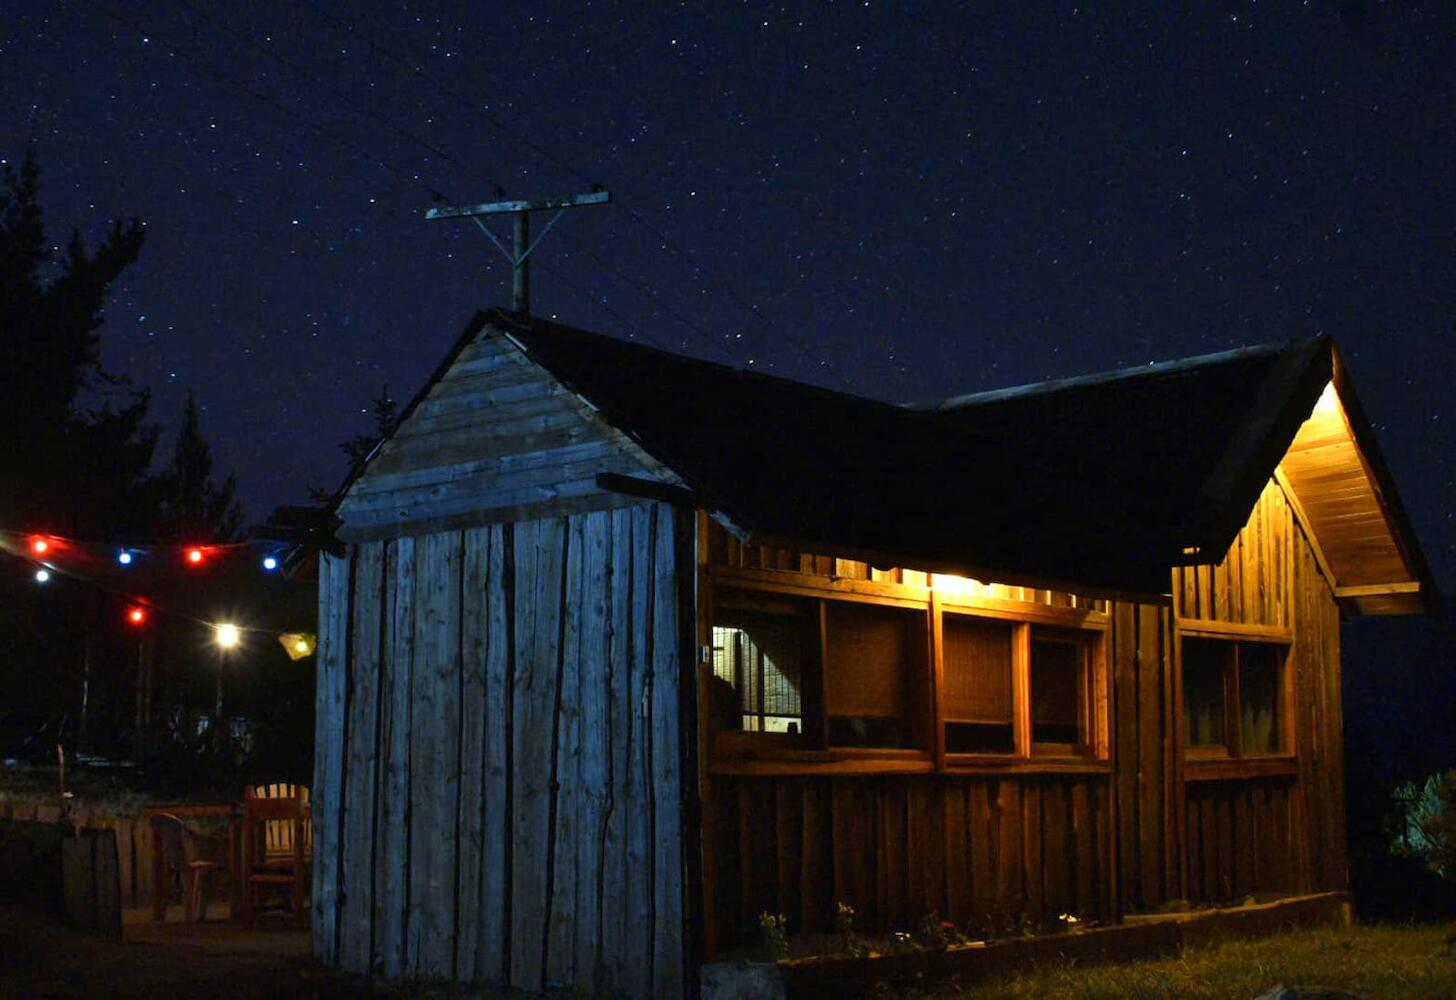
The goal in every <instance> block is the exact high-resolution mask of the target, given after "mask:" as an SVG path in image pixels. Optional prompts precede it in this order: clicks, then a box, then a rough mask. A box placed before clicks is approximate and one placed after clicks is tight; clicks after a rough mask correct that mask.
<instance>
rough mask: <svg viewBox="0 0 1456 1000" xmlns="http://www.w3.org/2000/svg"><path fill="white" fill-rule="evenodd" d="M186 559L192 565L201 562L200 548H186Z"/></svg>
mask: <svg viewBox="0 0 1456 1000" xmlns="http://www.w3.org/2000/svg"><path fill="white" fill-rule="evenodd" d="M187 561H188V562H190V563H191V564H192V565H194V566H198V565H201V563H202V550H201V549H199V548H190V549H188V550H187Z"/></svg>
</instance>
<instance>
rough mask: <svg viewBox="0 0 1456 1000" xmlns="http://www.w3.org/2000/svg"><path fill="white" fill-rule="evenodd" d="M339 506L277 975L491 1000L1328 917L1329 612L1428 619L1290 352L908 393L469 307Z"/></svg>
mask: <svg viewBox="0 0 1456 1000" xmlns="http://www.w3.org/2000/svg"><path fill="white" fill-rule="evenodd" d="M340 495H341V500H340V502H339V503H338V506H337V516H338V519H339V527H338V530H337V537H338V539H339V540H340V541H342V542H343V543H344V548H343V550H342V551H343V552H344V555H343V556H342V557H335V556H331V555H325V556H324V557H323V559H322V564H321V568H320V645H319V687H318V752H317V763H316V777H315V781H314V809H315V811H314V822H315V828H316V831H317V832H316V848H317V849H316V851H315V853H314V872H315V882H314V895H313V907H314V922H313V923H314V934H315V945H316V950H317V952H318V954H319V956H320V957H321V958H322V959H323V960H324V961H326V962H328V963H330V964H332V965H338V966H342V967H344V968H346V969H350V970H354V971H373V972H377V973H382V974H385V975H390V976H396V975H422V976H444V977H450V978H454V979H458V980H466V981H478V982H485V983H496V984H502V983H505V984H510V985H513V986H516V987H521V988H524V989H528V990H534V989H541V988H545V987H550V986H559V987H567V988H572V989H576V990H583V991H600V992H619V993H624V994H629V995H634V996H675V995H680V994H683V993H689V992H692V985H691V984H692V983H693V982H694V981H695V977H696V975H697V969H698V967H699V966H700V964H701V963H702V962H704V961H706V960H709V959H711V958H712V957H714V956H718V955H722V954H726V953H731V952H732V951H733V949H735V948H740V947H742V946H744V945H747V944H752V943H753V942H754V941H755V940H756V939H757V935H758V926H757V923H758V920H757V918H758V915H759V914H760V913H763V912H773V913H782V914H784V915H785V916H786V917H787V919H788V925H789V929H790V931H791V933H801V932H820V931H831V930H832V928H833V923H834V916H835V911H836V905H837V904H838V903H841V902H843V903H846V904H848V905H850V906H852V907H853V908H854V909H855V911H856V914H857V926H858V928H859V929H860V930H862V931H864V932H866V933H873V932H875V931H883V930H890V929H912V928H914V927H916V926H918V924H919V923H920V921H921V920H922V919H923V918H924V917H925V916H926V915H927V914H930V913H937V914H939V915H940V916H941V917H943V918H945V919H950V920H954V921H955V922H956V923H957V924H959V925H960V926H962V927H966V928H970V929H972V930H975V929H981V928H985V929H989V930H991V931H1003V932H1004V930H1005V928H1006V927H1008V926H1010V925H1012V924H1017V923H1020V924H1025V923H1028V922H1029V923H1032V924H1037V923H1044V922H1048V921H1052V920H1054V919H1055V918H1056V916H1057V915H1058V914H1061V913H1073V914H1076V915H1077V916H1079V917H1081V918H1083V919H1097V920H1104V921H1106V920H1117V919H1119V918H1120V917H1121V916H1123V915H1125V914H1129V913H1134V912H1138V911H1146V910H1150V909H1152V908H1156V907H1158V906H1160V905H1161V904H1164V903H1167V902H1168V901H1171V900H1179V899H1187V900H1192V901H1208V902H1218V901H1228V900H1238V899H1241V898H1242V897H1244V896H1245V895H1247V894H1262V893H1279V894H1304V893H1312V892H1316V891H1322V890H1338V889H1343V888H1345V886H1346V853H1345V835H1344V795H1343V770H1342V758H1341V705H1340V623H1341V621H1342V620H1343V619H1344V618H1345V617H1347V616H1353V615H1367V614H1406V613H1418V612H1421V611H1423V610H1427V609H1428V608H1430V607H1431V604H1432V601H1433V600H1434V595H1433V593H1432V589H1431V578H1430V574H1429V572H1428V570H1427V568H1426V566H1425V564H1424V562H1423V559H1422V556H1421V553H1420V552H1419V550H1418V548H1417V545H1416V542H1415V538H1414V535H1413V534H1412V532H1411V529H1410V527H1409V525H1408V523H1407V521H1406V518H1405V517H1404V515H1403V514H1402V512H1401V507H1400V503H1399V500H1398V498H1397V496H1396V493H1395V490H1394V487H1393V485H1392V483H1391V481H1390V478H1389V476H1388V474H1387V472H1386V470H1385V467H1384V465H1383V464H1382V461H1381V458H1380V454H1379V451H1378V449H1377V447H1376V444H1375V440H1374V437H1373V435H1372V433H1371V429H1370V425H1369V423H1368V422H1367V421H1366V419H1365V417H1364V416H1363V414H1362V412H1361V410H1360V406H1359V403H1358V402H1357V400H1356V397H1355V395H1354V392H1353V389H1352V387H1351V385H1350V380H1349V376H1348V373H1347V372H1346V371H1345V368H1344V366H1343V365H1342V364H1341V362H1340V357H1339V354H1338V352H1337V351H1336V350H1335V347H1334V345H1333V344H1332V343H1331V342H1330V340H1329V339H1327V338H1323V337H1321V338H1316V339H1312V340H1305V341H1299V342H1295V343H1292V344H1289V345H1287V346H1276V347H1258V348H1250V349H1247V350H1240V351H1232V352H1228V353H1224V354H1218V355H1210V356H1208V357H1202V358H1194V359H1191V360H1187V361H1180V362H1173V363H1169V364H1159V365H1150V366H1147V367H1143V368H1138V369H1136V370H1134V371H1127V372H1114V373H1111V374H1107V375H1099V376H1093V377H1089V378H1081V379H1072V380H1068V381H1062V382H1049V383H1043V384H1040V385H1034V386H1028V387H1025V388H1021V389H1012V390H1007V391H1004V392H993V393H986V394H981V395H974V396H967V397H964V398H958V399H950V400H945V401H942V402H939V403H935V404H930V405H923V406H911V407H902V406H892V405H889V404H884V403H880V402H874V401H870V400H866V399H860V398H857V397H854V396H851V395H847V394H843V393H836V392H830V391H826V390H822V389H817V388H811V387H808V386H805V385H801V384H797V383H794V382H790V381H787V380H784V379H779V378H773V377H769V376H765V375H761V374H756V373H748V372H743V371H739V370H735V369H732V368H727V367H723V366H720V365H714V364H709V363H706V362H703V361H698V360H693V359H689V358H685V357H679V356H676V355H673V354H670V353H665V352H662V351H658V350H654V349H651V348H648V347H644V346H641V345H638V344H632V343H627V342H623V341H620V340H615V339H610V338H606V337H602V336H599V335H596V334H592V333H586V332H583V331H580V330H574V329H570V328H567V327H564V326H560V325H557V324H554V323H549V322H546V321H543V320H539V319H534V318H523V317H520V316H517V315H513V314H507V313H501V312H492V313H489V314H484V315H478V316H476V317H475V319H474V320H473V321H472V322H471V323H470V324H469V326H468V328H467V329H466V330H465V332H464V334H463V335H462V336H461V337H460V339H459V341H458V343H457V344H456V345H455V347H454V349H453V350H452V351H451V352H450V354H449V356H448V357H447V358H446V359H445V361H444V363H443V364H442V365H441V367H440V368H439V370H438V371H437V372H436V373H435V375H434V377H433V378H432V379H431V380H430V382H429V384H428V385H427V386H426V387H425V389H424V390H423V391H422V392H421V393H420V395H419V396H418V397H417V398H416V399H415V400H414V402H413V403H412V404H411V405H410V406H409V407H408V409H407V410H406V412H405V413H404V415H403V418H402V420H401V422H400V425H399V428H398V430H397V431H396V432H395V433H394V434H393V435H392V436H391V437H390V438H389V439H388V440H386V441H385V442H383V444H382V445H381V446H380V447H379V448H377V449H376V451H375V453H374V454H373V455H372V456H371V458H370V459H369V461H368V462H367V464H366V465H365V466H364V467H363V469H362V471H360V472H358V473H356V475H355V478H353V480H352V481H351V482H349V483H347V484H346V486H345V489H344V490H343V491H342V492H341V494H340Z"/></svg>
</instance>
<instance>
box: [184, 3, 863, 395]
mask: <svg viewBox="0 0 1456 1000" xmlns="http://www.w3.org/2000/svg"><path fill="white" fill-rule="evenodd" d="M181 2H183V3H186V2H187V0H181ZM306 4H307V6H308V7H309V8H310V9H312V10H313V11H314V12H315V13H316V14H318V15H319V16H320V17H322V18H323V19H324V20H326V21H328V22H329V23H331V24H333V25H335V26H336V27H338V28H340V29H342V30H344V31H346V32H348V33H349V34H350V35H352V36H353V37H355V38H357V39H359V40H360V41H361V42H364V43H365V44H366V45H369V46H371V47H372V48H373V49H374V50H376V51H378V52H381V53H383V54H384V55H385V56H387V57H388V58H389V59H390V60H392V61H393V62H395V63H397V64H398V65H401V66H403V67H405V68H406V69H407V70H409V71H410V72H411V73H413V74H415V75H416V76H418V77H419V78H420V79H422V80H424V81H425V82H427V83H429V84H430V85H431V86H434V87H435V88H436V89H438V90H440V91H441V92H442V93H444V94H446V95H447V96H449V97H451V98H452V99H454V100H455V101H456V102H457V103H459V104H460V105H462V106H463V107H465V108H467V109H469V110H471V111H473V112H475V113H476V114H478V115H480V116H481V117H482V118H484V119H485V121H486V122H488V123H489V124H490V125H491V126H492V127H494V128H495V129H496V130H498V131H500V132H502V133H504V134H506V135H508V136H510V137H511V138H512V139H514V140H515V141H516V142H518V143H520V144H522V145H524V146H525V147H526V148H527V149H530V150H531V151H532V152H534V153H536V154H537V155H538V156H540V157H542V158H543V159H545V160H546V161H547V162H549V163H551V164H553V165H554V166H556V167H557V168H558V169H560V170H563V171H565V172H566V173H568V174H570V175H571V176H573V177H574V178H576V179H577V180H579V181H581V182H582V183H585V184H591V183H595V181H594V179H593V178H590V177H588V176H587V175H586V174H584V173H583V172H581V171H580V170H578V169H577V168H576V167H574V166H573V165H572V164H571V163H569V162H568V161H566V160H565V159H564V158H562V157H560V156H557V155H556V154H555V153H553V152H552V151H551V150H549V149H547V148H546V147H544V146H542V145H541V144H540V143H538V142H536V141H535V140H533V139H531V138H530V137H529V136H527V135H524V134H523V133H521V132H520V131H518V130H517V129H515V128H513V127H512V126H510V125H508V124H506V123H505V121H503V120H502V119H501V118H500V117H499V116H498V115H496V114H494V113H492V112H491V111H490V110H489V109H488V108H485V107H482V106H480V105H479V104H478V103H477V102H475V101H472V100H470V99H469V98H467V97H465V96H464V95H462V94H460V93H459V92H458V91H456V90H455V89H454V88H452V87H450V86H449V85H448V84H446V83H444V82H443V81H441V80H439V79H438V78H436V77H435V76H433V75H431V74H430V73H427V72H425V71H424V70H423V69H421V68H420V67H419V66H418V65H416V64H415V63H414V62H412V61H410V60H409V59H406V58H405V57H403V56H401V55H400V54H398V53H396V52H394V51H393V50H391V49H390V48H388V47H387V46H383V45H380V44H379V43H378V42H377V41H375V40H374V39H372V38H370V37H368V36H367V35H365V34H363V33H362V32H360V31H359V30H358V29H357V28H356V27H354V26H353V25H352V24H350V23H348V22H346V21H344V20H342V19H340V18H338V17H335V16H334V15H333V14H331V13H329V12H328V11H327V10H325V9H324V8H322V7H321V6H319V5H318V4H317V3H314V2H312V0H306ZM189 6H190V5H189ZM618 200H619V202H621V198H620V196H618ZM622 207H623V208H624V209H625V210H626V212H627V214H628V216H630V217H631V218H632V219H633V220H635V221H636V222H637V223H638V224H639V225H641V226H642V227H643V228H644V229H646V230H647V231H648V232H649V233H651V234H652V235H653V236H655V237H656V238H657V239H658V241H659V242H661V244H662V245H663V246H664V247H666V248H667V249H669V250H671V251H672V252H673V253H674V254H676V255H677V256H678V257H680V258H681V259H682V260H683V261H684V262H686V263H687V264H688V266H689V267H692V268H693V269H695V270H696V271H698V272H699V273H700V274H702V275H703V276H704V277H706V278H708V279H709V281H711V282H712V283H713V284H714V285H716V286H718V287H719V288H720V290H722V291H723V292H724V293H725V294H726V295H727V296H728V297H729V298H731V299H732V300H733V301H735V302H737V303H738V304H739V305H741V306H743V307H744V308H746V309H747V310H748V311H749V312H751V313H752V314H753V315H754V317H755V318H757V319H758V320H759V321H760V322H761V323H762V324H763V325H764V326H765V327H767V328H769V329H772V330H773V331H775V332H777V333H778V334H779V335H780V336H782V337H783V339H784V340H785V341H786V342H787V343H788V344H789V345H790V346H791V347H793V348H794V349H795V350H796V351H798V353H799V354H800V356H802V357H803V358H804V359H805V360H807V361H811V362H816V363H817V364H818V365H819V366H820V367H822V368H828V369H830V370H832V371H834V374H835V376H836V377H837V378H838V379H839V380H840V382H841V383H843V384H844V385H845V386H846V387H847V388H851V389H852V388H853V384H852V381H851V380H850V379H849V378H848V377H847V376H846V375H845V374H844V373H843V372H840V371H838V370H837V369H835V368H834V366H832V365H831V364H830V363H829V361H828V360H827V359H825V358H822V357H820V356H818V355H816V354H814V353H813V352H812V351H810V350H809V348H808V347H807V346H805V345H804V343H803V342H802V341H801V340H800V339H799V338H798V337H797V336H795V335H794V334H793V333H791V332H790V331H789V330H787V329H786V328H785V327H783V326H781V325H780V324H778V323H777V322H775V321H774V320H773V319H771V318H770V317H769V316H767V315H766V314H765V313H764V312H763V311H762V310H761V309H759V307H758V306H757V305H756V304H755V303H752V302H749V301H748V300H747V299H745V298H743V297H742V296H740V295H738V294H737V293H736V292H734V291H733V290H732V288H731V286H730V285H729V284H728V283H726V282H724V281H721V280H720V279H719V278H718V277H717V276H716V275H715V274H714V273H713V272H712V271H710V270H709V269H708V268H707V267H706V266H705V265H703V264H700V263H698V262H697V261H695V260H694V259H693V258H692V255H691V254H689V253H688V251H686V250H684V249H683V248H682V247H680V246H679V245H678V244H677V243H676V242H674V241H673V240H672V239H670V238H669V237H668V236H667V234H666V233H664V232H663V231H662V230H661V228H659V227H658V226H656V225H654V224H653V223H652V222H651V221H650V220H649V219H648V218H647V217H646V216H645V215H643V214H642V213H641V212H640V211H638V210H637V209H636V208H634V207H633V206H632V205H631V204H628V203H625V202H622ZM583 252H585V251H583ZM589 256H594V255H590V254H589ZM596 259H597V260H598V261H600V258H596ZM619 273H620V272H619ZM654 298H655V296H654Z"/></svg>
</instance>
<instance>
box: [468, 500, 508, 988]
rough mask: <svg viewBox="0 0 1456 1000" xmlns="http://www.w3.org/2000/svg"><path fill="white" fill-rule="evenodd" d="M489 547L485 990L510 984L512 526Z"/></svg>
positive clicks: (479, 955)
mask: <svg viewBox="0 0 1456 1000" xmlns="http://www.w3.org/2000/svg"><path fill="white" fill-rule="evenodd" d="M484 531H485V539H484V544H485V546H486V555H485V567H484V574H485V581H484V585H483V593H482V594H481V595H480V597H479V598H477V600H478V601H480V602H481V603H482V609H481V613H482V614H484V616H485V649H484V655H485V666H484V671H485V691H484V698H485V722H484V726H485V732H484V747H483V748H482V751H481V756H482V759H483V767H484V775H483V781H484V786H485V787H484V792H483V799H484V801H483V804H482V813H481V842H482V857H481V873H480V884H481V889H480V898H481V906H482V910H481V914H480V937H479V942H480V943H479V946H478V947H477V952H476V963H475V967H476V978H477V979H479V980H481V981H483V982H487V983H505V982H507V981H508V979H509V963H510V927H511V920H510V911H511V870H512V865H511V861H512V845H511V831H512V829H514V826H513V823H512V819H511V817H512V807H511V798H512V796H511V781H512V763H513V762H512V760H511V751H512V747H513V745H514V744H513V740H512V729H511V727H512V725H513V722H514V711H513V703H512V699H513V697H514V684H513V678H514V676H515V636H514V629H515V614H514V607H513V604H512V601H513V600H514V595H515V566H516V562H515V541H514V527H511V526H506V525H492V526H491V527H489V528H486V529H484Z"/></svg>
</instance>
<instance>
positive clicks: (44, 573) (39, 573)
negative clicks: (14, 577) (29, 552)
mask: <svg viewBox="0 0 1456 1000" xmlns="http://www.w3.org/2000/svg"><path fill="white" fill-rule="evenodd" d="M50 578H51V571H50V570H48V569H46V568H45V567H44V566H42V567H41V568H40V569H38V570H36V571H35V582H36V583H46V582H48V581H49V580H50Z"/></svg>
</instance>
